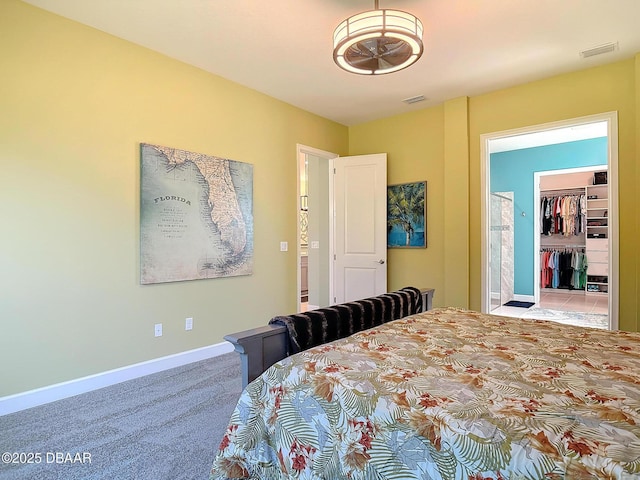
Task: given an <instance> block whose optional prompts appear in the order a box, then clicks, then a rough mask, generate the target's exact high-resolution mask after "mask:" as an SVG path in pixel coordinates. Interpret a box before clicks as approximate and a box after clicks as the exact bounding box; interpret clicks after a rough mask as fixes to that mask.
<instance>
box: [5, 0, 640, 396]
mask: <svg viewBox="0 0 640 480" xmlns="http://www.w3.org/2000/svg"><path fill="white" fill-rule="evenodd" d="M0 31H1V32H2V33H3V36H2V39H3V41H2V43H0V78H2V81H1V83H0V85H1V87H0V165H1V167H2V168H1V170H0V218H2V220H3V229H2V234H1V235H0V271H1V272H2V275H0V321H1V322H2V323H1V325H2V330H1V332H0V362H1V363H2V365H4V366H5V368H3V374H2V379H1V380H2V381H0V396H2V395H8V394H12V393H17V392H22V391H25V390H29V389H32V388H36V387H41V386H46V385H50V384H54V383H57V382H62V381H65V380H70V379H74V378H78V377H82V376H85V375H89V374H93V373H99V372H102V371H106V370H109V369H113V368H117V367H120V366H125V365H129V364H133V363H136V362H140V361H145V360H149V359H153V358H157V357H161V356H163V355H168V354H172V353H177V352H181V351H185V350H189V349H193V348H197V347H201V346H205V345H211V344H214V343H218V342H220V341H221V340H222V337H223V335H225V334H227V333H229V332H230V331H237V330H239V329H242V328H250V327H253V326H257V325H262V324H264V323H266V321H267V320H268V319H269V318H270V317H271V316H273V315H275V314H281V313H283V312H287V311H293V310H294V309H295V306H296V292H295V290H296V268H295V266H296V258H295V252H294V250H290V251H289V252H287V253H281V252H279V242H280V241H281V240H286V241H288V242H289V243H290V244H291V245H293V244H295V241H296V238H295V237H296V204H297V202H296V191H295V189H296V155H295V146H296V143H301V144H304V145H309V146H312V147H314V148H319V149H322V150H326V151H331V152H335V153H338V154H347V153H349V154H364V153H376V152H387V153H388V168H389V170H388V183H389V184H395V183H404V182H410V181H416V180H427V182H428V187H427V188H428V199H427V202H428V203H427V216H428V218H427V226H428V238H427V241H428V248H427V249H410V250H402V249H394V250H391V251H389V256H388V258H389V283H388V285H389V288H390V289H395V288H398V287H402V286H405V285H417V286H429V287H435V288H436V296H435V304H436V305H459V306H470V307H471V308H474V309H479V308H480V201H479V199H480V144H479V136H480V135H481V134H483V133H489V132H494V131H501V130H506V129H512V128H517V127H523V126H528V125H534V124H540V123H546V122H550V121H556V120H561V119H566V118H573V117H578V116H583V115H588V114H594V113H601V112H606V111H612V110H616V111H618V112H619V131H620V135H619V145H620V148H619V152H620V157H619V164H620V179H619V181H620V189H619V190H620V191H619V198H620V237H621V238H620V240H621V246H620V255H621V257H620V258H621V259H620V280H621V285H620V286H621V298H620V305H621V308H620V326H621V328H623V329H627V330H639V325H638V320H637V317H638V313H639V308H638V293H639V290H640V286H639V285H638V283H639V282H638V281H637V279H638V275H637V273H636V271H637V269H638V263H639V261H640V260H639V255H638V254H637V253H636V250H637V247H636V243H637V242H636V239H637V232H638V227H639V225H640V211H639V209H638V199H637V197H636V194H635V191H636V190H637V189H638V188H640V172H639V171H638V169H637V168H636V165H637V164H638V162H639V161H640V156H639V155H640V153H639V152H640V135H638V133H639V132H638V126H637V124H636V118H637V117H638V113H639V112H640V99H639V98H638V97H639V95H636V92H639V93H640V80H639V79H640V66H639V64H640V58H636V59H630V60H627V61H623V62H618V63H614V64H611V65H607V66H604V67H599V68H594V69H589V70H585V71H581V72H577V73H571V74H566V75H561V76H558V77H554V78H550V79H546V80H542V81H538V82H533V83H530V84H526V85H521V86H517V87H514V88H510V89H505V90H501V91H497V92H494V93H490V94H487V95H482V96H478V97H471V98H459V99H452V100H450V101H448V102H445V103H444V104H443V105H439V106H435V107H432V108H426V109H423V110H419V111H413V112H410V113H406V114H403V115H398V116H395V117H391V118H387V119H381V120H377V121H374V122H369V123H366V124H362V125H358V126H354V127H350V128H347V127H344V126H342V125H339V124H336V123H333V122H330V121H328V120H326V119H322V118H320V117H318V116H315V115H312V114H309V113H306V112H303V111H301V110H299V109H296V108H294V107H292V106H290V105H287V104H284V103H282V102H279V101H277V100H275V99H272V98H269V97H267V96H265V95H262V94H259V93H257V92H255V91H252V90H249V89H246V88H243V87H241V86H239V85H237V84H234V83H232V82H229V81H226V80H224V79H221V78H219V77H216V76H213V75H211V74H208V73H206V72H203V71H201V70H199V69H196V68H194V67H191V66H188V65H185V64H183V63H180V62H177V61H175V60H172V59H169V58H167V57H164V56H162V55H159V54H157V53H154V52H151V51H149V50H146V49H144V48H141V47H138V46H135V45H132V44H130V43H128V42H125V41H123V40H120V39H117V38H115V37H112V36H109V35H106V34H104V33H101V32H99V31H96V30H93V29H91V28H88V27H85V26H82V25H79V24H77V23H74V22H71V21H68V20H65V19H63V18H61V17H57V16H55V15H52V14H49V13H47V12H44V11H42V10H39V9H36V8H33V7H31V6H29V5H27V4H24V3H21V2H19V1H18V0H3V1H2V2H1V3H0ZM140 142H149V143H158V144H162V145H167V146H172V147H177V148H182V149H185V150H190V151H196V152H202V153H208V154H212V155H218V156H222V157H227V158H231V159H234V160H239V161H244V162H249V163H252V164H253V165H254V222H255V223H254V231H255V237H254V238H255V242H254V250H255V261H254V273H253V275H251V276H246V277H233V278H224V279H214V280H206V281H196V282H181V283H171V284H164V285H147V286H141V285H139V268H138V265H139V251H138V250H139V182H140V176H139V170H140V159H139V144H140ZM460 212H461V214H460V216H458V217H455V218H453V217H452V216H453V215H454V214H455V213H460ZM187 316H192V317H193V318H194V330H193V331H191V332H185V331H184V329H183V328H184V319H185V317H187ZM158 322H162V323H163V324H164V336H163V337H160V338H154V337H153V324H154V323H158ZM9 365H11V366H12V368H6V366H9Z"/></svg>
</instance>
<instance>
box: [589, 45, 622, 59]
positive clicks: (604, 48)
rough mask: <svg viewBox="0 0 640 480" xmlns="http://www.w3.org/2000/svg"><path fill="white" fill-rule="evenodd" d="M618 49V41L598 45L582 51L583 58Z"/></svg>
mask: <svg viewBox="0 0 640 480" xmlns="http://www.w3.org/2000/svg"><path fill="white" fill-rule="evenodd" d="M617 49H618V42H611V43H605V44H604V45H599V46H597V47H593V48H589V49H587V50H583V51H581V52H580V56H581V57H582V58H588V57H594V56H596V55H601V54H603V53H610V52H613V51H614V50H617Z"/></svg>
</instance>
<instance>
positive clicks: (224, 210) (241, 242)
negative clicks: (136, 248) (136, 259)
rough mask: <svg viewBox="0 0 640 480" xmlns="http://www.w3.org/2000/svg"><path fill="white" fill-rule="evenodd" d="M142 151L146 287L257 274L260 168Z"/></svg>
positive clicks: (158, 149) (171, 151)
mask: <svg viewBox="0 0 640 480" xmlns="http://www.w3.org/2000/svg"><path fill="white" fill-rule="evenodd" d="M140 147H141V174H140V179H141V188H140V191H141V195H140V283H142V284H151V283H164V282H177V281H183V280H198V279H207V278H216V277H230V276H238V275H250V274H251V273H252V271H253V165H251V164H249V163H244V162H238V161H235V160H229V159H226V158H220V157H216V156H213V155H206V154H203V153H195V152H188V151H186V150H180V149H177V148H172V147H165V146H162V145H152V144H147V143H143V144H141V145H140Z"/></svg>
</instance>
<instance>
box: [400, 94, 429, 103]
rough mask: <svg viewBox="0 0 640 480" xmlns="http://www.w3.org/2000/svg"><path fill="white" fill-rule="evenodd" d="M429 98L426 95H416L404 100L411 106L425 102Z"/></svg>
mask: <svg viewBox="0 0 640 480" xmlns="http://www.w3.org/2000/svg"><path fill="white" fill-rule="evenodd" d="M426 99H427V98H426V97H425V96H424V95H416V96H415V97H409V98H405V99H404V100H402V101H403V102H404V103H406V104H407V105H411V104H412V103H418V102H424V101H425V100H426Z"/></svg>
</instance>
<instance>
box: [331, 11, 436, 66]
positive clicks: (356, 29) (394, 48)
mask: <svg viewBox="0 0 640 480" xmlns="http://www.w3.org/2000/svg"><path fill="white" fill-rule="evenodd" d="M422 32H423V28H422V22H421V21H420V20H418V18H417V17H416V16H415V15H412V14H410V13H407V12H403V11H400V10H388V9H383V10H380V9H379V8H378V0H375V10H370V11H367V12H363V13H358V14H357V15H353V16H352V17H349V18H347V19H346V20H344V21H343V22H342V23H340V25H338V27H337V28H336V29H335V31H334V32H333V60H334V61H335V62H336V63H337V64H338V66H339V67H340V68H342V69H344V70H346V71H347V72H351V73H358V74H361V75H381V74H384V73H392V72H397V71H398V70H402V69H403V68H407V67H408V66H409V65H412V64H414V63H415V62H416V61H417V60H418V59H419V58H420V56H421V55H422V52H423V50H424V46H423V44H422Z"/></svg>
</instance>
